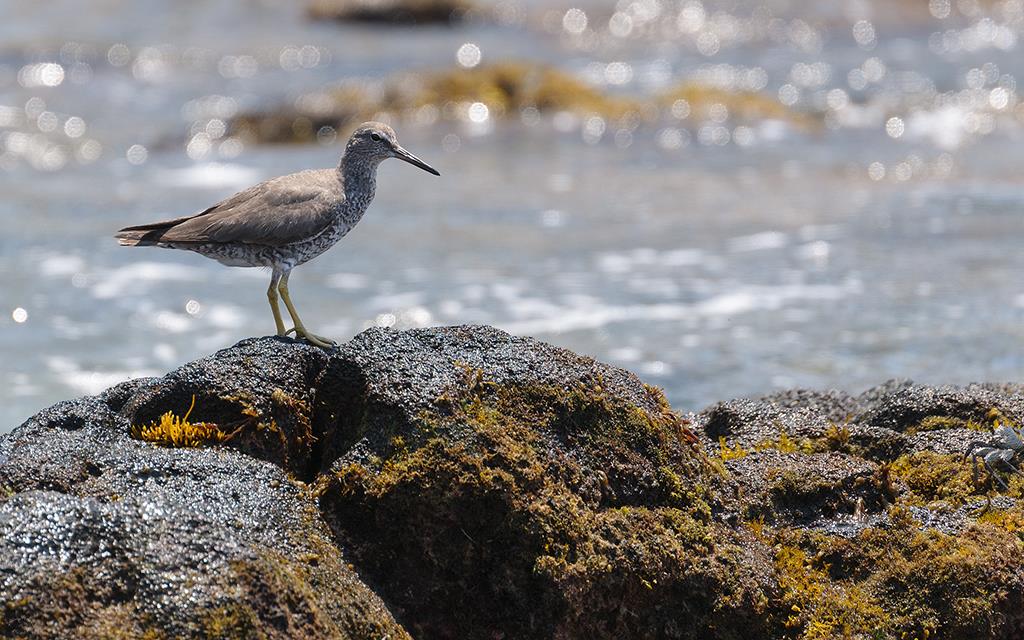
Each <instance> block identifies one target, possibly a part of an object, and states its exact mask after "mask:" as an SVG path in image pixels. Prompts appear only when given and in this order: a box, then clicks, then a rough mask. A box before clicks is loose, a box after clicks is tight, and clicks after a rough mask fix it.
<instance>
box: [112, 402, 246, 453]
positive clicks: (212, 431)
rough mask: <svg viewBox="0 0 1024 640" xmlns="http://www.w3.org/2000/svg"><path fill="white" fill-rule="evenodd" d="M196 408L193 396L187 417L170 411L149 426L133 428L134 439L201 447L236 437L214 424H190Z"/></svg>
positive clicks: (160, 443)
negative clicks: (181, 416) (189, 419)
mask: <svg viewBox="0 0 1024 640" xmlns="http://www.w3.org/2000/svg"><path fill="white" fill-rule="evenodd" d="M195 406H196V397H195V395H193V396H192V404H191V405H190V406H189V408H188V411H187V412H186V413H185V417H183V418H179V417H178V416H176V415H175V414H174V412H173V411H168V412H167V413H165V414H163V415H162V416H160V418H159V419H158V420H156V421H155V422H151V423H150V424H148V425H142V426H138V425H135V426H132V437H133V438H135V439H136V440H145V441H146V442H152V443H153V444H158V445H161V446H164V447H201V446H203V445H205V444H217V443H221V442H227V441H228V440H230V439H231V438H232V436H234V435H235V434H234V433H224V432H223V431H221V430H220V429H219V428H218V427H217V425H216V424H213V423H212V422H189V421H188V417H189V416H190V415H192V410H193V409H194V408H195Z"/></svg>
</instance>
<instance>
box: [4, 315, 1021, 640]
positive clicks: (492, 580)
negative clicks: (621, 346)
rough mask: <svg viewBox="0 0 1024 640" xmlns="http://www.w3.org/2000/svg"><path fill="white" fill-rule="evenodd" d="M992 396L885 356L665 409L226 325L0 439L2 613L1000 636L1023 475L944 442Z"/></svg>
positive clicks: (613, 374)
mask: <svg viewBox="0 0 1024 640" xmlns="http://www.w3.org/2000/svg"><path fill="white" fill-rule="evenodd" d="M193 402H194V407H193ZM190 407H192V408H191V411H190ZM168 412H171V413H173V414H174V416H176V417H173V416H169V415H167V413H168ZM186 413H189V415H188V424H182V422H181V420H180V418H182V417H183V416H185V414H186ZM1022 417H1024V393H1022V390H1021V387H1019V386H1016V385H1003V386H997V385H973V386H970V387H966V388H931V387H923V386H919V385H913V384H912V383H908V382H894V383H887V384H886V385H883V386H882V387H879V388H876V389H873V390H870V391H868V392H866V393H864V394H861V395H859V396H851V395H848V394H843V393H839V392H814V391H804V390H795V391H789V392H784V393H778V394H773V395H771V396H767V397H765V398H761V399H758V400H733V401H728V402H723V403H719V404H717V405H715V406H713V407H711V408H709V409H707V410H705V411H703V412H701V413H699V414H697V415H696V416H694V419H693V422H692V424H691V423H689V422H688V421H687V420H686V419H684V418H682V417H681V416H679V415H678V414H676V413H674V412H673V411H672V410H671V409H670V408H669V407H668V405H667V403H666V402H665V400H664V398H663V397H662V395H661V394H660V392H659V391H658V390H656V389H654V388H651V387H648V386H647V385H645V384H643V383H642V382H641V381H640V380H639V379H637V378H636V376H634V375H632V374H630V373H628V372H626V371H623V370H621V369H617V368H614V367H610V366H607V365H604V364H601V363H599V362H595V361H594V360H592V359H590V358H585V357H581V356H578V355H576V354H573V353H571V352H568V351H565V350H563V349H559V348H556V347H553V346H551V345H548V344H544V343H541V342H538V341H535V340H531V339H528V338H516V337H513V336H509V335H508V334H505V333H503V332H500V331H497V330H495V329H491V328H489V327H449V328H438V329H428V330H416V331H392V330H385V329H372V330H369V331H366V332H364V333H362V334H360V335H359V336H357V337H356V338H355V339H353V340H352V341H351V342H349V343H348V344H345V345H342V346H341V347H340V348H338V349H336V350H334V351H333V352H330V353H328V352H325V351H321V350H319V349H315V348H312V347H309V346H306V345H303V344H299V343H296V342H293V341H291V340H287V339H279V338H260V339H252V340H245V341H242V342H240V343H238V344H237V345H235V346H234V347H232V348H230V349H225V350H224V351H221V352H219V353H217V354H214V355H212V356H210V357H207V358H204V359H201V360H198V361H196V362H193V363H190V364H188V365H185V366H183V367H181V368H180V369H178V370H176V371H174V372H171V373H169V374H168V375H166V376H164V377H163V378H159V379H144V380H137V381H133V382H130V383H126V384H123V385H119V386H117V387H114V388H112V389H110V390H108V391H107V392H106V393H104V394H102V395H100V396H96V397H91V398H83V399H80V400H75V401H70V402H64V403H60V404H58V405H55V406H54V407H51V408H50V409H47V410H45V411H43V412H41V413H40V414H38V415H37V416H35V417H34V418H32V419H30V420H29V421H27V422H26V423H25V424H23V425H22V426H20V427H19V428H17V429H16V430H15V431H14V432H12V433H10V434H8V435H7V436H5V437H4V438H3V439H2V440H0V637H12V638H118V637H123V638H250V637H255V638H282V639H285V638H383V637H388V638H392V639H394V638H403V637H409V635H410V634H411V636H413V637H416V638H423V639H432V638H470V639H473V638H481V639H491V638H508V639H514V638H588V639H589V638H729V639H732V638H736V639H738V638H750V637H759V638H783V637H785V638H790V637H792V638H797V637H799V638H825V637H829V638H831V637H849V638H861V637H914V636H916V637H925V635H927V637H942V638H1017V637H1022V633H1024V615H1022V614H1021V611H1022V608H1021V607H1020V603H1021V602H1022V600H1024V560H1022V558H1024V542H1022V540H1024V534H1022V533H1021V532H1024V507H1022V504H1024V503H1021V502H1020V501H1021V499H1022V498H1024V478H1022V477H1020V476H1013V477H1011V476H1010V475H1009V474H1003V473H1002V472H1000V473H1001V474H1002V475H1001V477H1003V478H1004V479H1005V480H1006V481H1007V483H1008V487H1009V488H1008V489H1003V488H1002V485H1000V484H998V483H996V482H994V481H993V479H992V476H991V474H990V473H987V472H984V471H982V472H980V473H978V474H977V475H975V474H973V473H972V469H971V465H970V463H969V461H965V460H964V458H963V451H964V450H965V449H966V447H967V444H968V443H969V442H970V441H972V440H985V439H987V438H989V437H991V436H990V432H991V431H992V429H993V428H994V427H995V426H996V425H1000V424H1014V421H1016V420H1020V419H1021V418H1022ZM172 444H173V445H176V446H170V445H172ZM181 445H189V446H187V447H183V446H181Z"/></svg>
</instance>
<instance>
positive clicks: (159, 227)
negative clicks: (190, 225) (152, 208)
mask: <svg viewBox="0 0 1024 640" xmlns="http://www.w3.org/2000/svg"><path fill="white" fill-rule="evenodd" d="M193 217H194V216H185V217H183V218H175V219H174V220H164V221H163V222H150V223H148V224H137V225H134V226H131V227H125V228H124V229H121V230H120V231H118V232H117V233H116V234H114V237H115V238H117V243H118V244H120V245H121V246H122V247H150V246H154V245H159V244H161V242H160V238H161V237H162V236H163V235H164V233H166V232H167V231H169V230H171V228H173V227H175V226H177V225H179V224H181V223H182V222H185V221H186V220H190V219H191V218H193Z"/></svg>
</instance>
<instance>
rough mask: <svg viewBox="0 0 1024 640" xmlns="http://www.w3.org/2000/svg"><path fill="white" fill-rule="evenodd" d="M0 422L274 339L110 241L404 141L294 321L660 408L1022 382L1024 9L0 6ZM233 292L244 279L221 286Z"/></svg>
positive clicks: (223, 302)
mask: <svg viewBox="0 0 1024 640" xmlns="http://www.w3.org/2000/svg"><path fill="white" fill-rule="evenodd" d="M0 15H2V16H3V18H4V19H3V20H2V21H0V191H2V194H3V196H2V198H0V273H2V274H3V279H2V281H0V353H2V354H3V356H4V357H3V358H2V360H0V380H2V381H3V382H2V384H0V400H2V402H0V431H6V430H9V429H10V428H12V427H14V426H15V425H16V424H18V423H19V422H20V421H21V420H23V419H24V418H25V417H27V416H28V415H30V414H32V413H33V412H35V411H36V410H38V409H39V408H41V407H43V406H46V405H48V404H51V403H53V402H55V401H57V400H59V399H62V398H65V397H68V396H70V395H77V394H83V393H93V392H96V391H99V390H101V389H103V388H105V387H107V386H109V385H110V384H113V383H114V382H117V381H119V380H122V379H126V378H128V377H132V376H140V375H154V374H157V373H159V372H162V371H164V370H166V369H168V368H171V367H173V366H176V365H178V364H180V363H182V362H185V361H187V360H190V359H194V358H196V357H199V356H201V355H204V354H206V353H208V352H210V351H211V350H214V349H217V348H220V347H224V346H228V345H230V344H233V343H234V342H235V341H236V340H237V339H239V338H241V337H244V336H247V335H264V334H267V333H270V332H271V331H272V329H273V327H272V326H270V325H269V324H268V321H267V318H266V314H265V308H264V307H265V305H266V301H265V299H264V296H263V287H264V285H263V284H262V283H263V282H264V280H265V278H266V275H265V274H263V273H261V272H259V271H257V270H241V269H232V270H228V269H222V268H220V267H219V266H218V265H216V264H215V263H213V262H210V261H207V260H204V259H202V258H200V257H198V256H188V255H179V254H175V253H171V252H161V251H159V250H150V251H127V250H124V249H120V248H118V247H117V244H116V242H114V240H113V239H112V238H111V237H110V236H111V234H112V233H113V231H114V230H116V229H117V228H120V227H122V226H124V225H128V224H133V223H139V222H144V221H148V220H151V219H156V218H161V217H172V216H177V215H184V214H188V213H192V212H194V211H196V210H199V209H201V208H203V207H205V206H207V205H209V204H210V203H212V202H214V201H216V200H218V199H220V198H222V197H225V196H227V195H230V194H231V193H233V192H235V191H237V190H238V189H240V188H243V187H246V186H248V185H249V184H252V183H254V182H256V181H259V180H261V179H264V178H267V177H271V176H274V175H279V174H282V173H287V172H291V171H296V170H299V169H302V168H309V167H323V166H331V165H333V164H334V163H336V162H337V159H338V155H339V153H340V151H341V147H340V140H342V139H344V136H345V134H346V133H347V129H348V128H349V127H351V126H353V125H354V124H355V123H357V122H358V121H360V120H362V119H366V118H371V117H372V118H377V119H384V120H387V121H389V122H391V123H392V124H393V125H395V126H396V127H397V128H398V129H399V131H400V135H401V138H402V140H403V142H404V143H405V144H406V146H407V147H408V148H409V149H411V150H413V151H414V152H416V153H417V154H419V155H421V156H422V157H423V158H424V159H426V160H427V161H429V162H431V163H432V164H434V165H435V166H437V167H438V169H440V170H441V172H442V174H443V175H444V178H443V179H442V180H436V179H432V178H431V177H430V176H426V175H425V174H424V175H420V173H418V172H415V171H410V170H409V168H408V167H406V166H397V165H384V166H383V167H382V170H381V176H380V183H379V184H380V185H381V189H380V191H379V193H378V196H377V200H376V202H375V203H374V205H373V207H372V208H371V211H370V214H369V215H368V216H367V217H366V219H365V220H364V221H363V223H362V224H361V225H360V226H359V228H358V229H357V230H356V231H354V232H353V233H352V234H351V235H350V236H349V237H348V238H346V239H345V240H344V241H343V242H342V243H341V244H340V245H339V247H337V248H336V249H335V250H334V251H332V252H330V253H328V254H326V255H325V256H323V257H321V258H320V259H318V260H316V261H314V262H313V263H311V264H310V265H308V266H307V267H305V268H304V269H303V271H302V273H301V274H300V275H299V276H298V277H297V279H296V280H295V281H294V284H295V287H294V292H295V295H296V297H297V299H298V300H299V301H301V304H302V305H303V307H304V308H306V309H309V310H308V311H307V314H308V315H309V318H308V321H309V322H310V323H311V324H312V325H314V326H316V327H317V328H318V329H319V330H321V331H322V332H323V333H326V334H328V335H332V336H333V337H335V338H336V339H339V340H343V339H347V338H349V337H351V336H352V335H354V334H355V333H356V332H358V331H360V330H362V329H363V328H366V327H369V326H373V325H384V326H395V327H414V326H424V325H431V324H452V323H466V322H472V323H489V324H494V325H497V326H499V327H501V328H504V329H506V330H509V331H511V332H514V333H523V334H531V335H535V336H537V337H540V338H542V339H545V340H548V341H551V342H554V343H557V344H560V345H564V346H566V347H569V348H571V349H574V350H576V351H579V352H582V353H588V354H591V355H594V356H596V357H599V358H601V359H603V360H606V361H610V362H613V363H616V364H619V365H622V366H624V367H627V368H630V369H633V370H635V371H637V372H638V373H639V374H640V375H641V376H642V377H644V378H645V379H646V380H648V381H649V382H651V383H654V384H658V385H661V386H663V387H664V388H665V390H666V393H667V395H668V397H669V399H670V400H671V401H672V402H673V404H674V405H675V406H676V407H677V408H679V409H699V408H701V407H702V406H705V405H707V404H710V403H711V402H713V401H715V400H720V399H725V398H730V397H738V396H749V395H756V394H759V393H766V392H770V391H772V390H775V389H779V388H785V387H793V386H811V387H829V386H835V387H840V388H843V389H846V390H849V391H854V392H855V391H859V390H861V389H863V388H865V387H867V386H869V385H870V384H874V383H877V382H880V381H882V380H884V379H886V378H890V377H913V378H915V379H917V380H919V381H921V382H942V383H956V382H967V381H980V380H1013V379H1020V378H1021V377H1022V375H1024V357H1022V356H1021V355H1020V354H1021V353H1024V349H1022V348H1021V347H1022V345H1024V340H1022V338H1024V287H1022V286H1021V285H1020V284H1018V283H1019V282H1020V278H1021V276H1022V274H1024V258H1022V257H1021V251H1020V247H1019V245H1020V240H1021V238H1022V237H1024V224H1022V218H1021V210H1022V208H1024V191H1022V188H1021V184H1020V183H1021V177H1020V176H1021V168H1022V164H1024V153H1022V152H1021V150H1020V149H1021V147H1020V142H1021V138H1022V120H1024V107H1022V106H1021V105H1020V103H1019V98H1018V92H1017V86H1016V77H1017V76H1018V75H1020V74H1021V73H1022V72H1024V57H1022V56H1021V55H1020V46H1021V45H1020V43H1019V40H1020V37H1021V35H1022V33H1024V3H1022V2H1020V1H1019V0H1006V1H1002V2H988V1H986V2H980V1H977V0H959V1H953V0H931V1H930V2H923V1H920V2H918V1H914V2H911V1H901V2H882V1H876V2H871V1H866V0H861V1H858V2H838V1H835V2H818V3H806V2H795V1H792V2H782V1H779V2H776V1H768V2H747V1H742V0H741V1H735V0H734V1H730V2H724V1H716V0H708V1H707V2H701V1H699V0H682V1H679V0H671V1H670V0H619V1H618V2H613V1H611V0H606V1H598V0H583V1H582V2H581V1H579V0H575V1H574V2H567V3H559V2H557V1H554V0H547V1H544V2H542V1H540V0H524V1H521V2H520V1H512V0H500V1H497V2H495V1H493V0H436V1H434V0H394V1H392V2H372V1H369V0H357V1H352V2H348V1H345V2H334V1H332V0H313V1H312V2H310V3H309V4H308V5H303V4H302V3H300V2H296V3H278V2H269V1H267V2H257V1H252V2H238V1H234V2H229V1H227V0H191V1H188V2H176V3H169V2H158V1H155V0H141V1H132V2H128V1H115V0H108V1H105V2H92V3H84V2H73V1H70V0H67V1H54V2H47V3H35V4H28V3H23V2H15V1H14V0H0ZM235 285H238V286H235Z"/></svg>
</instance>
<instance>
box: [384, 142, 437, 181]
mask: <svg viewBox="0 0 1024 640" xmlns="http://www.w3.org/2000/svg"><path fill="white" fill-rule="evenodd" d="M395 157H396V158H398V159H400V160H405V161H406V162H408V163H409V164H411V165H415V166H417V167H419V168H420V169H423V170H424V171H426V172H427V173H432V174H434V175H435V176H439V175H441V173H440V172H439V171H438V170H437V169H435V168H434V167H432V166H430V165H429V164H427V163H426V162H423V161H422V160H420V159H419V158H417V157H416V156H414V155H412V154H411V153H409V152H408V151H406V150H405V149H403V148H402V147H399V146H398V145H395Z"/></svg>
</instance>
